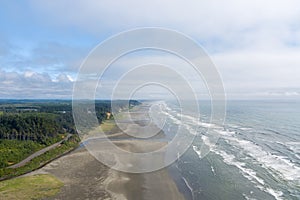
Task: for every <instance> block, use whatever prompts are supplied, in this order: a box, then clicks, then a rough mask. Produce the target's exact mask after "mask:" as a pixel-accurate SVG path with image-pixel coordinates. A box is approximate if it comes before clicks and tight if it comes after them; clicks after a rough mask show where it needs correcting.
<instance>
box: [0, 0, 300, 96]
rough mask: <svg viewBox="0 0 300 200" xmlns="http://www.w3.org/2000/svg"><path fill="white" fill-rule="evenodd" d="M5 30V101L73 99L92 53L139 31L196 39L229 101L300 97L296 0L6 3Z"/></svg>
mask: <svg viewBox="0 0 300 200" xmlns="http://www.w3.org/2000/svg"><path fill="white" fill-rule="evenodd" d="M0 26H1V31H0V98H21V99H22V98H43V99H46V98H71V97H72V91H73V84H74V82H75V81H76V78H77V73H78V70H79V68H80V65H81V64H82V62H83V61H84V59H85V58H86V57H87V55H88V54H89V52H90V51H91V50H92V49H93V48H94V47H95V46H96V45H98V44H99V43H101V42H102V41H104V40H105V39H107V38H109V37H111V36H112V35H115V34H118V33H119V32H122V31H126V30H130V29H134V28H141V27H161V28H166V29H172V30H176V31H179V32H181V33H184V34H186V35H188V36H189V37H191V38H193V39H194V40H195V41H196V42H197V43H198V44H199V45H201V46H202V47H203V48H204V49H205V51H206V52H207V54H208V55H209V56H210V58H211V60H212V61H213V63H214V64H215V66H216V67H217V69H218V71H219V73H220V75H221V77H222V80H223V84H224V87H225V92H226V96H227V98H228V99H274V98H275V99H278V98H279V99H291V98H292V99H294V98H299V97H300V1H298V0H286V1H281V0H264V1H259V0H251V1H250V0H243V1H240V0H227V1H221V0H193V1H181V0H164V1H161V0H151V1H138V0H124V1H108V0H107V1H106V0H77V1H71V0H42V1H40V0H28V1H17V0H10V1H9V0H3V1H0ZM147 56H148V61H149V56H150V57H151V56H153V55H146V54H138V55H136V57H134V59H133V57H130V58H128V60H127V63H128V62H129V61H131V60H136V59H138V60H140V61H141V60H143V59H145V57H146V58H147ZM154 56H157V55H154ZM158 56H165V55H162V54H160V55H158ZM164 58H166V57H164ZM120 63H122V62H119V64H120ZM123 63H124V62H123ZM120 65H121V64H120ZM120 65H118V66H117V65H116V66H115V67H116V68H115V69H114V70H111V72H110V75H107V77H106V79H107V81H108V83H109V81H110V80H109V79H110V78H111V79H113V77H114V72H117V71H118V67H122V66H120ZM157 97H159V95H158V96H157ZM99 98H108V96H106V95H104V94H103V95H102V96H101V94H100V95H99Z"/></svg>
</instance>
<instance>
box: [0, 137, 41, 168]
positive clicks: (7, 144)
mask: <svg viewBox="0 0 300 200" xmlns="http://www.w3.org/2000/svg"><path fill="white" fill-rule="evenodd" d="M44 147H45V145H42V144H39V143H37V142H33V141H18V140H0V155H1V157H0V168H4V167H8V166H9V165H13V164H15V163H18V162H20V161H21V160H23V159H24V158H26V157H28V156H29V155H31V154H33V153H34V152H36V151H38V150H40V149H42V148H44Z"/></svg>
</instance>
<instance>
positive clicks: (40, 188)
mask: <svg viewBox="0 0 300 200" xmlns="http://www.w3.org/2000/svg"><path fill="white" fill-rule="evenodd" d="M62 186H63V183H62V182H61V181H59V180H58V179H57V178H55V177H54V176H51V175H48V174H40V175H34V176H26V177H19V178H15V179H11V180H7V181H2V182H0V199H6V200H19V199H22V200H29V199H42V198H46V197H50V196H54V195H55V194H57V193H58V192H59V191H60V188H61V187H62Z"/></svg>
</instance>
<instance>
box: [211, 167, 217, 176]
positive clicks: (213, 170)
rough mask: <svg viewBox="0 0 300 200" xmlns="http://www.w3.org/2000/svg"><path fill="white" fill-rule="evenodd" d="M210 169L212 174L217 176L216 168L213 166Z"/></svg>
mask: <svg viewBox="0 0 300 200" xmlns="http://www.w3.org/2000/svg"><path fill="white" fill-rule="evenodd" d="M210 169H211V171H212V173H213V174H214V175H215V176H216V171H215V168H214V167H213V166H212V165H211V166H210Z"/></svg>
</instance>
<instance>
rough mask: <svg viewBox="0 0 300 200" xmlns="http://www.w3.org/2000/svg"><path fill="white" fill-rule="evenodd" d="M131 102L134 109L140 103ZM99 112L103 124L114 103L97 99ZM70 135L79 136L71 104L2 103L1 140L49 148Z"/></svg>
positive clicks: (0, 111)
mask: <svg viewBox="0 0 300 200" xmlns="http://www.w3.org/2000/svg"><path fill="white" fill-rule="evenodd" d="M115 103H116V104H117V105H118V106H120V108H123V107H126V106H128V102H127V101H117V102H115ZM129 103H130V106H134V105H137V104H139V102H138V101H134V100H131V101H130V102H129ZM95 112H96V113H95V114H96V116H97V118H98V122H99V123H101V122H102V121H103V120H105V118H106V113H107V112H111V101H108V100H96V101H95ZM67 133H71V134H75V133H76V129H75V125H74V120H73V116H72V104H71V101H55V102H51V101H50V102H34V103H32V102H26V103H24V102H22V103H19V102H14V103H9V102H5V103H3V102H2V104H0V139H8V140H21V141H27V140H30V141H34V142H38V143H40V144H45V145H49V144H51V143H54V142H55V141H57V140H58V139H59V138H60V136H61V134H67Z"/></svg>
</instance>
